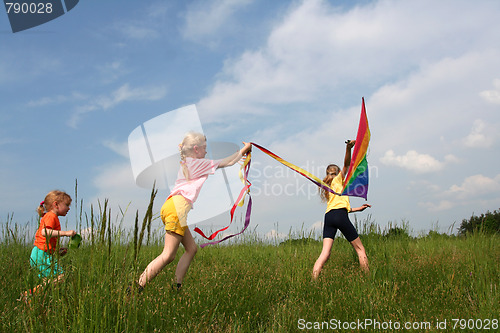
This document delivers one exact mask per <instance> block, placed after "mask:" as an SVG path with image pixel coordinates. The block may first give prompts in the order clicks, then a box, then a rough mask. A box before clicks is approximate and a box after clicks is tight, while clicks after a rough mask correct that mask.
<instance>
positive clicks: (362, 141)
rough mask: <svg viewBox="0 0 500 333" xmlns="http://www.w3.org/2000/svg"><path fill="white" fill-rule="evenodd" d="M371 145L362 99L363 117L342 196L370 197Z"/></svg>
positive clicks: (363, 100)
mask: <svg viewBox="0 0 500 333" xmlns="http://www.w3.org/2000/svg"><path fill="white" fill-rule="evenodd" d="M369 143H370V128H369V127H368V118H367V117H366V109H365V99H364V98H363V99H362V105H361V117H360V119H359V127H358V134H357V136H356V144H355V145H354V152H353V153H352V158H351V164H350V165H349V170H348V171H347V176H346V179H345V182H344V188H343V189H342V195H349V196H355V197H361V198H365V200H367V197H368V162H367V160H366V153H367V151H368V144H369Z"/></svg>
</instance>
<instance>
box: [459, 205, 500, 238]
mask: <svg viewBox="0 0 500 333" xmlns="http://www.w3.org/2000/svg"><path fill="white" fill-rule="evenodd" d="M478 231H479V232H484V233H487V234H494V233H500V210H495V211H493V213H491V212H490V211H487V212H486V214H481V215H480V216H475V215H474V214H473V215H472V216H471V217H470V219H468V220H467V219H463V220H462V224H460V227H459V228H458V234H459V235H461V236H464V235H466V234H468V233H475V232H478Z"/></svg>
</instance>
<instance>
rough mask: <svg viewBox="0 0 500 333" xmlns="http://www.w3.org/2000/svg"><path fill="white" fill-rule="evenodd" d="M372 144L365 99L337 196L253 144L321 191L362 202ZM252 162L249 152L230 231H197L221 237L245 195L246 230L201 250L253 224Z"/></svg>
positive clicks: (241, 175)
mask: <svg viewBox="0 0 500 333" xmlns="http://www.w3.org/2000/svg"><path fill="white" fill-rule="evenodd" d="M369 142H370V129H369V128H368V118H367V116H366V109H365V99H364V98H363V99H362V107H361V118H360V120H359V127H358V133H357V136H356V144H355V146H354V152H353V156H352V158H351V164H350V166H349V170H348V172H347V176H346V180H345V185H344V188H343V189H342V193H337V192H335V191H334V190H333V189H332V188H331V187H330V186H329V185H328V184H327V183H325V182H324V181H323V180H321V179H319V178H318V177H316V176H315V175H313V174H311V173H310V172H308V171H306V170H304V169H302V168H300V167H298V166H296V165H294V164H292V163H290V162H288V161H285V160H284V159H282V158H281V157H279V156H278V155H276V154H275V153H273V152H271V151H269V150H267V149H266V148H264V147H262V146H260V145H258V144H256V143H254V142H251V143H250V144H251V145H252V146H254V147H256V148H258V149H260V150H261V151H262V152H263V153H265V154H266V155H268V156H270V157H272V158H274V159H275V160H276V161H278V162H280V163H281V164H283V165H285V166H286V167H288V168H290V169H292V170H293V171H295V172H297V173H299V174H301V175H302V176H304V177H305V178H307V179H309V180H310V181H311V182H313V183H314V184H316V185H317V186H318V187H320V188H322V189H324V190H327V191H329V192H331V193H333V194H336V195H350V196H356V197H362V198H365V200H366V198H367V194H368V162H367V160H366V154H367V150H368V144H369ZM250 161H251V153H250V152H249V153H248V154H247V157H246V159H245V162H244V163H243V165H242V166H241V168H240V179H241V181H242V182H243V184H244V187H243V189H242V190H241V192H240V194H239V196H238V199H237V200H236V202H235V203H234V205H233V207H232V208H231V220H230V222H229V225H228V226H227V227H224V228H222V229H219V230H217V231H216V232H214V233H213V234H211V235H210V236H208V237H207V236H205V234H204V233H203V231H201V230H200V229H199V228H195V229H194V231H196V232H197V233H199V234H200V235H201V236H202V237H204V238H206V239H208V240H212V239H214V238H215V236H217V234H218V233H219V232H221V231H224V230H227V229H228V228H229V226H230V225H231V223H233V218H234V211H235V210H236V207H237V206H243V203H244V198H245V195H246V194H247V193H248V205H247V211H246V215H245V224H244V226H243V230H241V231H240V232H238V233H236V234H233V235H229V236H226V237H224V238H222V239H220V240H217V241H213V242H209V243H205V244H201V245H200V246H201V247H202V248H203V247H205V246H207V245H212V244H218V243H220V242H222V241H224V240H226V239H229V238H231V237H234V236H237V235H240V234H242V233H243V232H244V231H245V230H246V229H247V228H248V225H249V224H250V215H251V213H252V197H251V196H250V186H252V184H251V183H250V182H249V181H248V173H249V171H250Z"/></svg>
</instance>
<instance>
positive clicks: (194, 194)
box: [169, 157, 221, 205]
mask: <svg viewBox="0 0 500 333" xmlns="http://www.w3.org/2000/svg"><path fill="white" fill-rule="evenodd" d="M220 162H221V161H220V160H207V159H204V158H191V157H186V166H187V169H188V170H189V180H186V178H185V177H184V173H183V172H182V167H181V168H179V173H178V175H177V180H176V181H175V186H174V188H173V190H172V192H171V193H170V195H169V197H171V196H173V195H182V196H183V197H184V198H186V200H188V201H189V202H190V203H191V205H192V204H193V203H194V202H195V201H196V198H198V194H200V190H201V187H202V186H203V183H205V180H207V178H208V175H213V174H214V173H215V170H217V167H218V166H219V164H220Z"/></svg>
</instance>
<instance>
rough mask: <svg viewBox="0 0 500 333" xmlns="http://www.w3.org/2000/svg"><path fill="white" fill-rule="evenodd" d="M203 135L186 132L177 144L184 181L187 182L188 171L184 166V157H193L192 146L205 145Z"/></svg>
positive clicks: (205, 139)
mask: <svg viewBox="0 0 500 333" xmlns="http://www.w3.org/2000/svg"><path fill="white" fill-rule="evenodd" d="M206 141H207V138H206V137H205V135H203V134H201V133H198V132H188V133H186V135H185V136H184V139H183V140H182V142H181V143H180V144H179V153H180V154H181V161H180V164H181V168H182V173H183V174H184V177H185V178H186V180H189V170H188V168H187V166H186V157H193V152H194V146H200V145H202V144H204V143H206Z"/></svg>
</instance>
